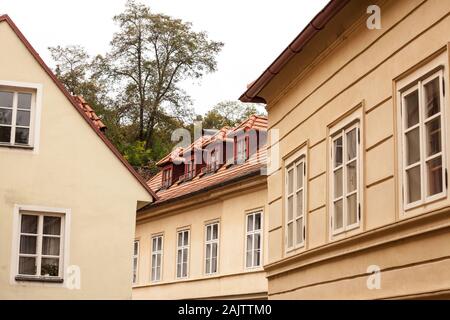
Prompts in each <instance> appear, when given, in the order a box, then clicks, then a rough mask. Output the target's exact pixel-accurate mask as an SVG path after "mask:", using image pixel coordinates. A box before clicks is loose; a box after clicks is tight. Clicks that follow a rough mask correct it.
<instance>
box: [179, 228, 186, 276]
mask: <svg viewBox="0 0 450 320" xmlns="http://www.w3.org/2000/svg"><path fill="white" fill-rule="evenodd" d="M177 238H178V242H177V278H179V279H181V278H187V276H188V267H189V230H183V231H179V232H178V237H177Z"/></svg>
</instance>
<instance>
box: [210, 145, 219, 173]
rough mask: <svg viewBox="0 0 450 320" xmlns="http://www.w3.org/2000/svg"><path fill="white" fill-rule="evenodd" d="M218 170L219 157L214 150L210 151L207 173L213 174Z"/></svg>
mask: <svg viewBox="0 0 450 320" xmlns="http://www.w3.org/2000/svg"><path fill="white" fill-rule="evenodd" d="M218 168H219V157H218V154H217V152H216V150H215V149H214V150H211V152H210V154H209V161H208V171H209V172H215V171H216V170H217V169H218Z"/></svg>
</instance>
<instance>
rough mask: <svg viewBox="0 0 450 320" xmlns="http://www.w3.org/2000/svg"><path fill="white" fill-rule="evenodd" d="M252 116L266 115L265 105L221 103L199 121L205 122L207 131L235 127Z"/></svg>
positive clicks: (233, 102)
mask: <svg viewBox="0 0 450 320" xmlns="http://www.w3.org/2000/svg"><path fill="white" fill-rule="evenodd" d="M252 114H256V115H266V113H265V110H264V107H263V105H261V104H257V103H242V102H240V101H234V100H228V101H222V102H219V103H218V104H216V105H215V106H214V107H213V108H212V109H211V110H209V111H208V112H207V113H206V114H205V115H204V116H203V117H200V118H198V119H199V120H202V121H203V123H202V126H203V128H205V129H220V128H222V127H225V126H228V127H234V126H236V125H237V124H239V123H240V122H242V121H244V120H245V119H246V118H248V117H249V116H251V115H252Z"/></svg>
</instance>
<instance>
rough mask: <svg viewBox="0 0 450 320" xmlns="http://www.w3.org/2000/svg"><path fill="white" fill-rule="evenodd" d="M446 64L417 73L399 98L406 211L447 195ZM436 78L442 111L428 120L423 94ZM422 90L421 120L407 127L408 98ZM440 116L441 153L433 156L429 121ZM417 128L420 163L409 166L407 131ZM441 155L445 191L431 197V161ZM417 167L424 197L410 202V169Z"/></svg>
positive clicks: (401, 90) (402, 89)
mask: <svg viewBox="0 0 450 320" xmlns="http://www.w3.org/2000/svg"><path fill="white" fill-rule="evenodd" d="M444 70H445V69H444V67H440V68H437V69H436V68H435V69H434V70H433V69H430V71H429V72H428V73H425V74H422V75H421V76H419V75H417V73H416V79H415V80H413V81H412V82H410V83H409V84H408V85H406V86H402V87H401V88H399V90H398V97H399V103H400V105H399V111H400V117H399V118H400V119H399V121H400V129H401V132H400V140H399V141H401V144H402V146H401V148H400V150H401V152H402V155H400V159H401V175H402V193H401V194H402V197H403V201H402V202H403V208H404V210H405V211H406V210H409V209H413V208H416V207H420V206H423V205H424V204H426V203H430V202H432V201H435V200H438V199H441V198H445V197H446V196H447V189H448V187H447V185H446V180H447V157H446V150H447V149H446V140H447V139H446V127H447V126H446V121H447V120H446V115H445V109H446V100H445V96H444V90H445V74H444ZM436 77H438V78H439V87H440V89H441V90H440V112H438V113H437V114H435V115H433V116H431V117H429V118H428V119H424V103H425V101H424V99H425V97H424V94H423V90H424V89H423V88H424V86H425V85H426V84H427V83H429V82H431V81H433V80H434V79H436ZM416 90H417V92H418V99H419V106H418V108H419V122H418V124H416V125H413V126H411V127H410V128H406V123H405V122H406V121H405V120H406V118H405V116H406V110H405V107H406V106H405V103H404V98H405V97H406V96H407V95H409V94H411V93H412V92H414V91H416ZM436 118H440V122H441V128H440V129H441V151H440V152H439V153H436V154H434V155H432V156H427V155H426V145H427V140H426V132H425V131H426V124H427V123H428V122H430V121H432V120H434V119H436ZM416 128H419V137H420V160H419V162H416V163H414V164H411V165H407V144H406V139H405V135H406V133H407V132H410V131H412V130H414V129H416ZM437 157H441V159H442V184H443V185H442V192H440V193H437V194H434V195H431V196H428V195H427V194H428V190H427V185H428V183H427V181H428V179H427V178H428V173H427V166H426V164H427V162H428V161H430V160H432V159H434V158H437ZM416 166H420V179H421V184H420V195H421V196H420V199H419V200H417V201H415V202H411V203H408V202H407V201H408V191H409V190H408V183H407V170H408V169H411V168H414V167H416Z"/></svg>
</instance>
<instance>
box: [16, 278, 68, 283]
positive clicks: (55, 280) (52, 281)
mask: <svg viewBox="0 0 450 320" xmlns="http://www.w3.org/2000/svg"><path fill="white" fill-rule="evenodd" d="M15 280H16V281H29V282H47V283H63V282H64V279H63V278H58V277H51V278H50V277H33V276H16V277H15Z"/></svg>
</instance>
